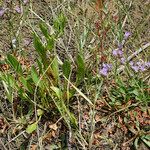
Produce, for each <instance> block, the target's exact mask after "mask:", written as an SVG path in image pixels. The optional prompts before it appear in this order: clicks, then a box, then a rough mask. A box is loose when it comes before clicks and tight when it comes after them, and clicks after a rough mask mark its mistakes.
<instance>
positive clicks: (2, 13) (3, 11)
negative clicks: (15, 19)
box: [0, 8, 6, 17]
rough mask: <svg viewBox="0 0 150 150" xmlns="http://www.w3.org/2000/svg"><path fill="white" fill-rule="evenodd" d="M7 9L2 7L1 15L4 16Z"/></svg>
mask: <svg viewBox="0 0 150 150" xmlns="http://www.w3.org/2000/svg"><path fill="white" fill-rule="evenodd" d="M5 11H6V9H5V8H1V9H0V17H2V16H3V15H4V13H5Z"/></svg>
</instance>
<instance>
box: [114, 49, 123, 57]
mask: <svg viewBox="0 0 150 150" xmlns="http://www.w3.org/2000/svg"><path fill="white" fill-rule="evenodd" d="M112 54H113V55H114V56H118V57H121V56H122V55H123V51H122V50H121V49H117V50H113V52H112Z"/></svg>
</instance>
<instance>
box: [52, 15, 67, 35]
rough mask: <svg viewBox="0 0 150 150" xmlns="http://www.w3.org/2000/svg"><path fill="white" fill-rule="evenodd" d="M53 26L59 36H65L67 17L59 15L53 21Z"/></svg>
mask: <svg viewBox="0 0 150 150" xmlns="http://www.w3.org/2000/svg"><path fill="white" fill-rule="evenodd" d="M53 24H54V29H55V30H56V32H57V34H63V33H64V28H65V25H66V17H65V16H64V14H62V13H61V14H59V15H58V17H57V18H56V19H55V20H54V21H53Z"/></svg>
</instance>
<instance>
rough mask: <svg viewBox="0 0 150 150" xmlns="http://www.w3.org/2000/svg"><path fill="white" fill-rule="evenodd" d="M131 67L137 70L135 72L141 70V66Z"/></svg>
mask: <svg viewBox="0 0 150 150" xmlns="http://www.w3.org/2000/svg"><path fill="white" fill-rule="evenodd" d="M131 68H132V69H133V70H134V71H135V72H138V71H139V69H140V68H139V66H131Z"/></svg>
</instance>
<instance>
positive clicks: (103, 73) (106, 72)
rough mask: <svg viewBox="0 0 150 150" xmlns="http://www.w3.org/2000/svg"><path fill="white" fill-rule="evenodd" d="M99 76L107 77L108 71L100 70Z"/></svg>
mask: <svg viewBox="0 0 150 150" xmlns="http://www.w3.org/2000/svg"><path fill="white" fill-rule="evenodd" d="M100 74H102V75H104V76H107V75H108V70H107V69H106V68H102V69H101V70H100Z"/></svg>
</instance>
